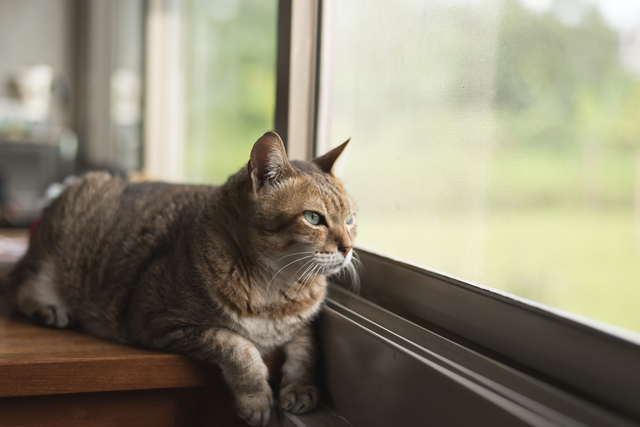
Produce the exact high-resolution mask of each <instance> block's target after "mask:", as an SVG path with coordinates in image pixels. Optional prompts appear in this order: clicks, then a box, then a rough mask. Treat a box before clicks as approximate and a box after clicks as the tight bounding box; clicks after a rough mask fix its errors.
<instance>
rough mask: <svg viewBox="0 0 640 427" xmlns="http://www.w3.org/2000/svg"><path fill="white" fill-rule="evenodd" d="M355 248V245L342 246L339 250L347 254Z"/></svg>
mask: <svg viewBox="0 0 640 427" xmlns="http://www.w3.org/2000/svg"><path fill="white" fill-rule="evenodd" d="M351 249H353V246H340V247H339V248H338V250H339V251H340V252H342V255H344V256H347V255H349V252H350V251H351Z"/></svg>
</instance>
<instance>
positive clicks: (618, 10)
mask: <svg viewBox="0 0 640 427" xmlns="http://www.w3.org/2000/svg"><path fill="white" fill-rule="evenodd" d="M521 1H522V3H523V4H524V5H525V6H527V7H528V8H530V9H532V10H535V11H538V12H546V11H547V10H549V9H550V8H551V7H554V6H555V11H556V13H557V14H558V18H560V19H561V20H562V21H563V22H565V23H566V24H569V25H571V24H573V23H577V21H579V20H580V18H581V16H582V15H583V14H584V13H585V12H586V11H588V5H595V6H596V7H597V8H598V9H599V10H600V13H601V15H602V17H603V18H604V20H605V21H606V22H607V23H608V24H609V25H610V26H611V28H613V29H615V30H617V31H620V32H627V31H630V30H633V29H634V28H637V27H639V26H640V1H639V0H560V1H558V0H555V1H554V0H521ZM585 6H587V7H585Z"/></svg>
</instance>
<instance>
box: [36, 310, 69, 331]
mask: <svg viewBox="0 0 640 427" xmlns="http://www.w3.org/2000/svg"><path fill="white" fill-rule="evenodd" d="M33 318H34V319H35V321H36V322H38V323H40V324H41V325H43V326H48V327H50V328H59V329H62V328H67V327H69V326H71V323H72V322H73V319H72V317H71V313H69V311H68V310H67V309H66V308H63V307H56V306H55V305H45V306H42V307H40V309H38V311H36V312H35V313H33Z"/></svg>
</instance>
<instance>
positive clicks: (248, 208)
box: [5, 132, 356, 426]
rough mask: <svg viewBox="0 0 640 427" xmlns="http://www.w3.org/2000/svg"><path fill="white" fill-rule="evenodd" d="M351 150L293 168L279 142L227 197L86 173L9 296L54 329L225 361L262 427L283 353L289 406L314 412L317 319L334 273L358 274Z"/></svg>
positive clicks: (22, 266) (232, 182) (45, 222)
mask: <svg viewBox="0 0 640 427" xmlns="http://www.w3.org/2000/svg"><path fill="white" fill-rule="evenodd" d="M346 144H347V143H344V144H342V145H341V146H339V147H337V148H335V149H333V150H331V151H330V152H328V153H327V154H325V155H324V156H321V157H318V158H316V159H314V160H313V161H311V162H299V161H291V162H289V161H288V160H287V156H286V153H285V149H284V145H283V143H282V140H281V139H280V137H279V136H278V135H277V134H276V133H274V132H267V133H266V134H265V135H264V136H262V137H261V138H260V139H259V140H258V141H257V142H256V143H255V145H254V146H253V149H252V150H251V155H250V160H249V163H248V164H247V167H245V168H242V169H241V170H240V171H239V172H238V173H236V174H235V175H233V176H231V177H230V178H229V180H228V181H227V182H226V183H225V184H224V185H223V186H222V187H220V188H214V187H210V186H190V185H170V184H164V183H129V182H127V181H126V180H124V179H122V178H120V177H117V176H112V175H110V174H108V173H104V172H100V173H89V174H86V175H83V176H81V177H79V178H78V179H76V181H75V182H74V183H73V184H72V185H71V186H69V187H68V188H67V189H66V190H65V191H64V192H63V193H62V195H61V196H60V197H59V198H58V199H56V200H55V201H54V202H53V203H52V205H51V206H50V207H49V208H47V209H46V210H45V212H44V215H43V217H42V221H41V223H40V225H39V227H38V229H37V231H36V232H35V234H34V236H33V239H32V241H31V245H30V247H29V250H28V252H27V254H26V255H25V257H24V258H23V259H22V260H20V262H19V263H18V264H17V265H16V267H15V269H13V271H12V272H11V273H10V275H9V277H8V281H7V283H6V284H5V292H6V293H7V295H8V296H9V298H10V300H11V301H12V302H13V303H14V304H15V305H16V306H17V307H18V309H19V310H20V311H22V312H23V313H24V314H26V315H28V316H32V317H34V318H35V319H37V320H38V321H40V322H41V323H43V324H45V325H47V326H51V327H56V328H65V327H68V326H78V327H80V328H82V329H84V330H86V331H88V332H89V333H92V334H95V335H98V336H102V337H106V338H110V339H114V340H117V341H120V342H123V343H131V344H136V345H142V346H146V347H149V348H153V349H158V350H164V351H170V352H180V353H186V354H189V355H191V356H194V357H196V358H198V359H202V360H206V361H209V362H212V363H217V364H218V365H219V366H220V368H221V370H222V373H223V376H224V378H225V380H226V382H227V383H228V384H229V386H230V388H231V391H232V394H233V397H234V402H235V406H236V410H237V412H238V414H239V415H240V416H241V417H242V418H244V419H245V420H246V421H247V422H248V423H249V424H251V425H263V426H264V425H266V424H267V423H268V421H269V416H270V412H271V406H272V402H273V397H272V390H271V388H270V386H269V384H268V383H267V380H268V373H267V368H266V366H265V364H264V363H263V360H262V356H265V355H267V354H268V353H270V352H272V351H273V350H274V349H277V348H282V349H283V351H284V355H285V362H284V365H283V368H282V370H283V376H282V383H281V386H280V395H279V398H278V400H279V404H280V406H281V407H282V408H283V409H284V410H287V411H290V412H292V413H302V412H307V411H309V410H311V409H313V408H314V407H315V406H316V404H317V402H318V397H319V396H318V395H319V393H318V389H317V387H316V386H315V385H314V369H315V344H314V338H313V333H312V330H311V328H310V326H309V323H310V321H311V320H312V319H313V317H314V316H315V315H316V314H317V313H318V310H319V309H320V304H321V303H322V301H323V299H324V297H325V294H326V280H325V276H326V275H330V274H334V273H336V272H338V271H340V270H341V269H343V268H345V267H347V268H349V269H353V264H352V262H351V261H352V256H353V250H352V248H353V240H354V237H355V233H356V219H355V206H354V204H353V202H352V201H351V199H350V198H349V196H348V195H347V194H346V193H345V191H344V189H343V187H342V185H341V184H340V182H339V181H338V179H336V178H335V177H334V176H333V175H332V169H333V165H334V163H335V161H336V159H337V158H338V157H339V156H340V154H341V153H342V151H343V150H344V148H345V146H346Z"/></svg>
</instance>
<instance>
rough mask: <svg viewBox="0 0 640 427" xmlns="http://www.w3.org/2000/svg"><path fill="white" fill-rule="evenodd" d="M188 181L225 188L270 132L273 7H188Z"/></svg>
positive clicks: (210, 1) (213, 3)
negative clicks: (260, 138) (261, 138)
mask: <svg viewBox="0 0 640 427" xmlns="http://www.w3.org/2000/svg"><path fill="white" fill-rule="evenodd" d="M183 16H184V19H183V24H184V41H183V51H184V54H185V64H186V69H185V70H184V71H185V80H186V84H185V92H186V120H185V127H186V140H185V147H184V150H185V152H184V158H185V168H184V175H185V179H186V180H188V181H192V182H213V183H218V184H219V183H223V182H224V181H225V180H226V178H227V177H228V176H229V175H230V174H231V173H234V172H236V171H238V170H239V169H240V167H241V166H242V165H244V164H246V163H247V161H248V159H249V152H250V150H251V147H252V146H253V143H254V142H255V141H256V140H257V139H258V138H259V137H260V136H261V135H262V134H263V133H264V132H265V131H267V130H269V129H272V128H273V114H274V109H275V71H276V65H275V64H276V21H277V1H276V0H193V1H188V2H184V11H183Z"/></svg>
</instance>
